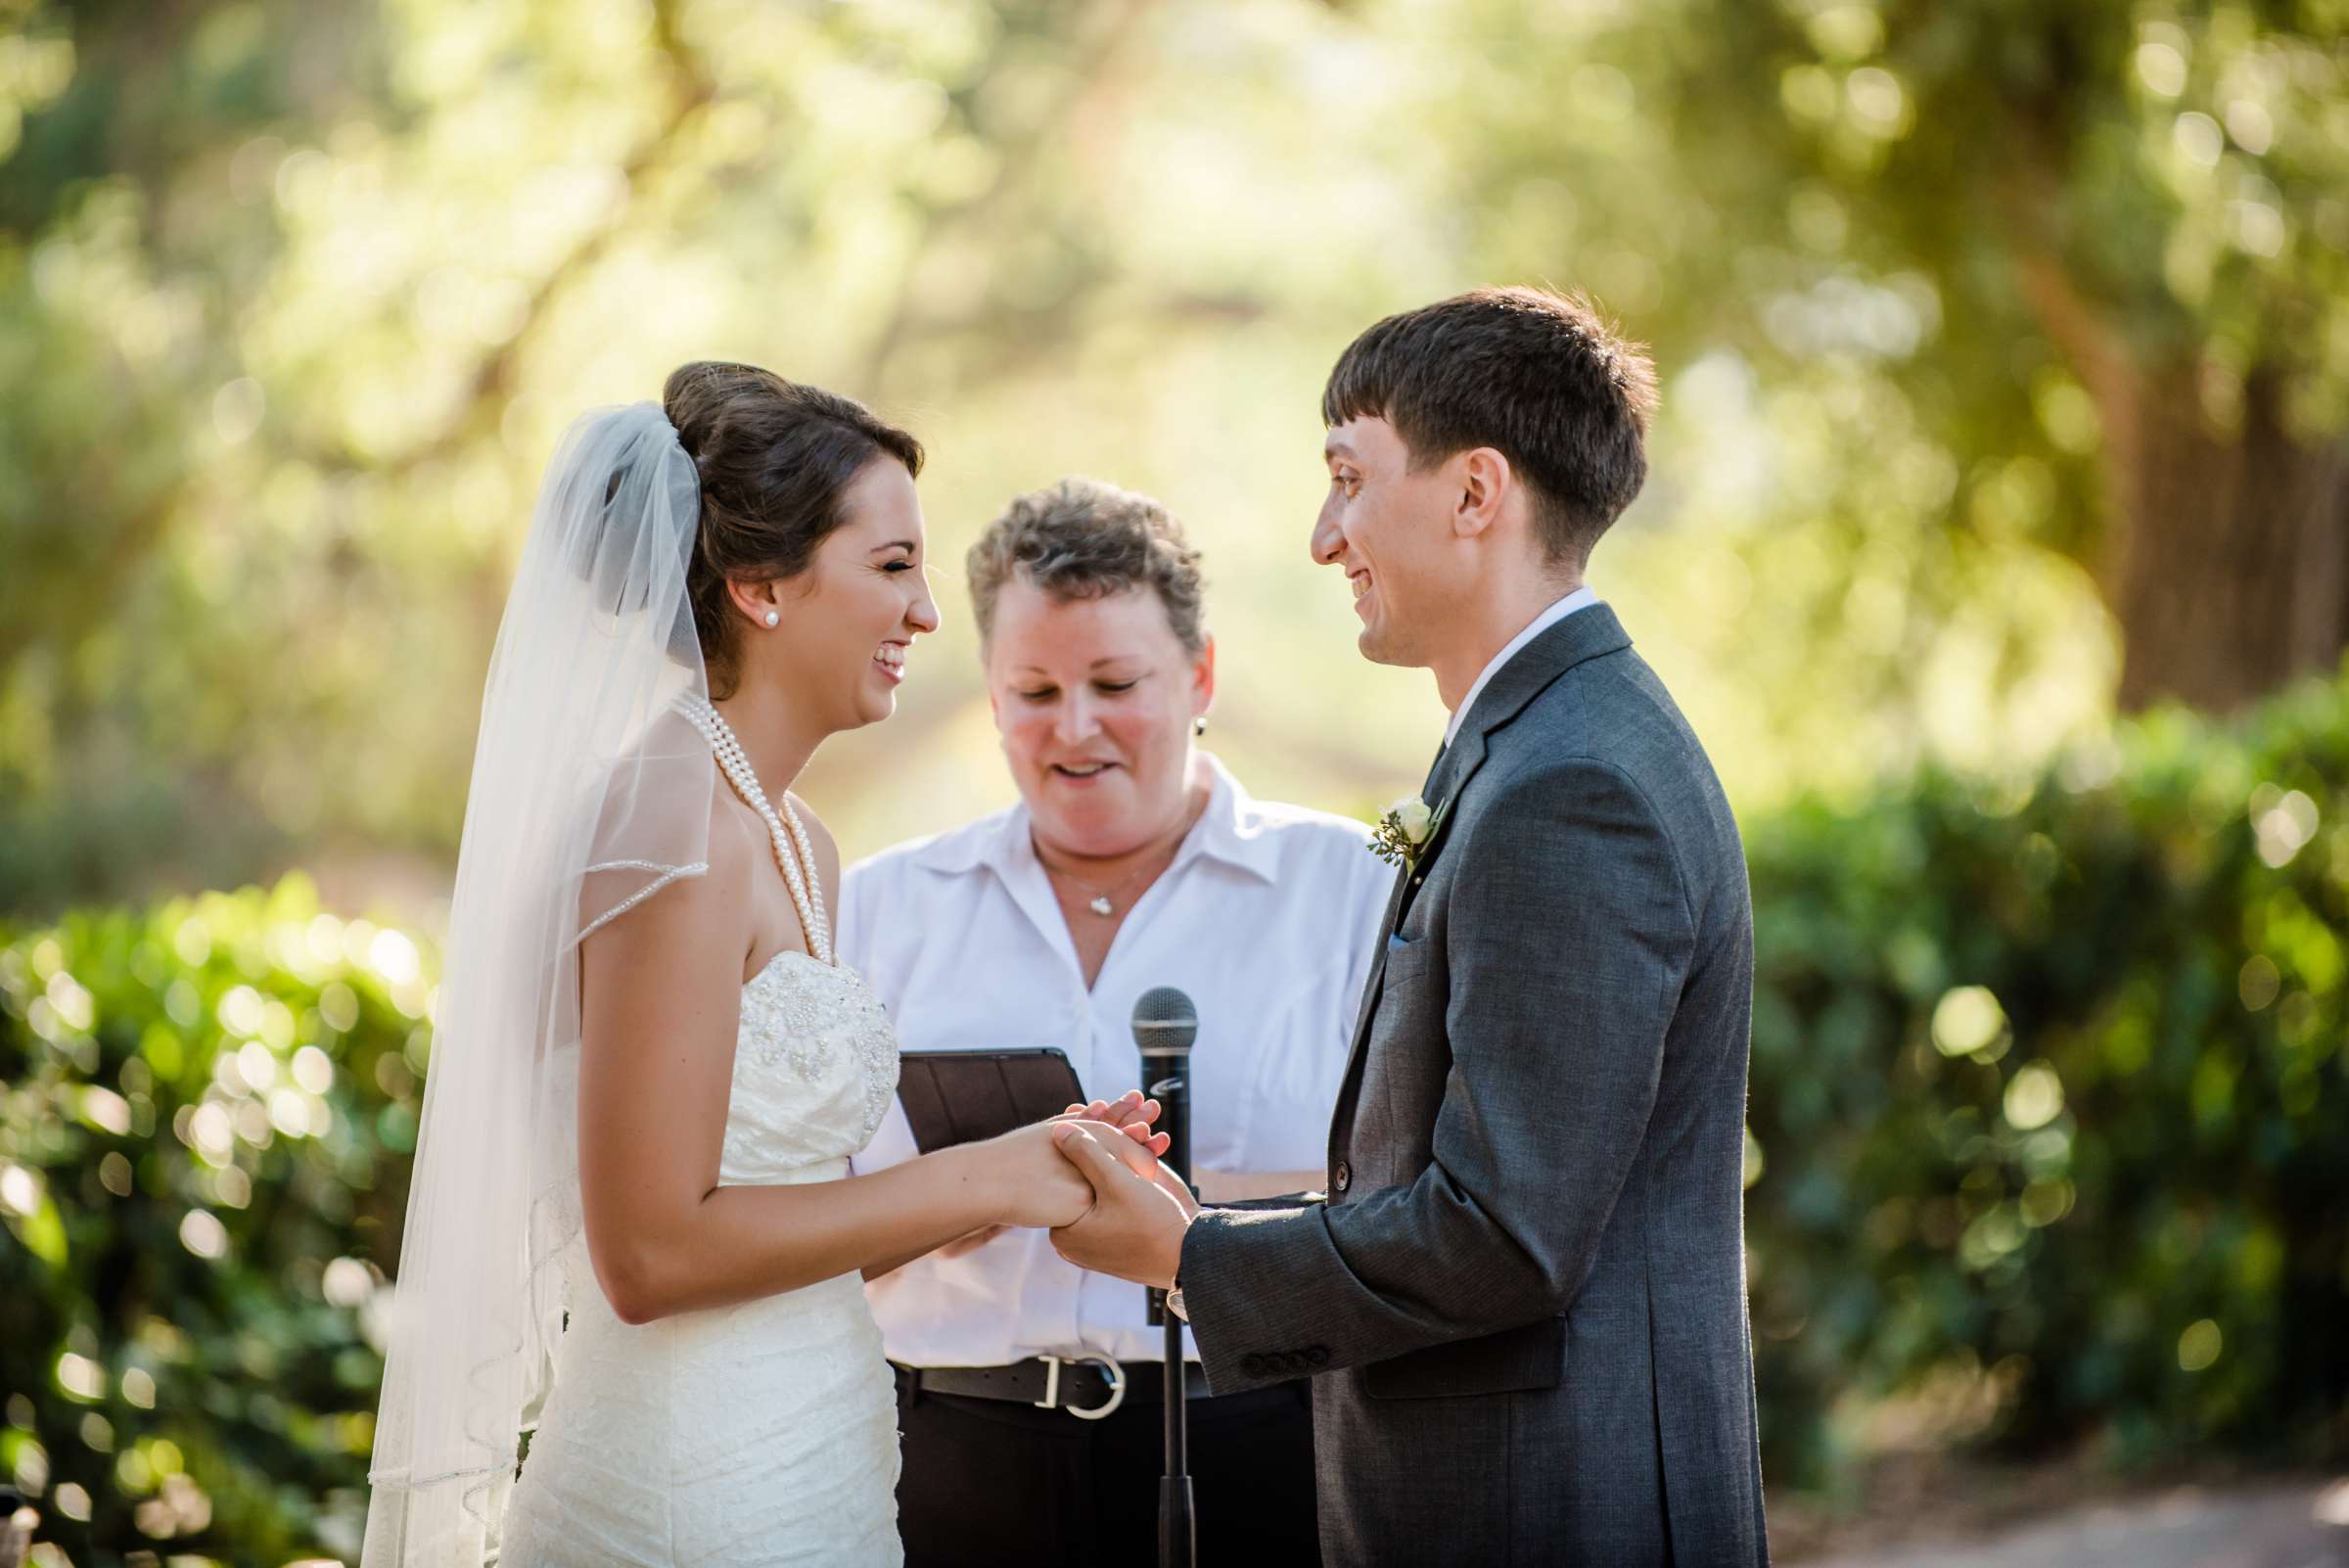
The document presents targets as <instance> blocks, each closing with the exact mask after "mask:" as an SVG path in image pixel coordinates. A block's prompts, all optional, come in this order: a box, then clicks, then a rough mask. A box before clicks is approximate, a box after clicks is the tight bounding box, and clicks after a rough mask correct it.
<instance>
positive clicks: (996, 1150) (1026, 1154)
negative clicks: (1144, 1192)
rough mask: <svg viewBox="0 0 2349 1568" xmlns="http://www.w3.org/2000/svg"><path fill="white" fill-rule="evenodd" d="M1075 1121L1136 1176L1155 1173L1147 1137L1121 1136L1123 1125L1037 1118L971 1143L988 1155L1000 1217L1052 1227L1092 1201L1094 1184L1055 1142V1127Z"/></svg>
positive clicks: (1155, 1158)
mask: <svg viewBox="0 0 2349 1568" xmlns="http://www.w3.org/2000/svg"><path fill="white" fill-rule="evenodd" d="M1071 1122H1073V1123H1074V1125H1075V1126H1078V1127H1081V1128H1083V1129H1084V1130H1086V1131H1087V1132H1089V1133H1091V1134H1092V1135H1093V1136H1094V1137H1095V1138H1097V1139H1098V1140H1099V1141H1100V1143H1101V1145H1102V1147H1104V1148H1106V1149H1109V1150H1110V1151H1111V1152H1113V1153H1114V1154H1116V1155H1117V1156H1118V1158H1119V1159H1121V1160H1123V1161H1124V1162H1125V1163H1126V1167H1127V1169H1128V1170H1129V1171H1131V1172H1133V1174H1134V1175H1136V1176H1142V1177H1144V1178H1145V1179H1147V1178H1150V1177H1153V1176H1155V1175H1156V1173H1157V1171H1158V1156H1157V1155H1156V1154H1155V1153H1154V1152H1152V1151H1151V1150H1150V1149H1149V1148H1148V1147H1147V1146H1146V1143H1145V1142H1144V1140H1142V1139H1137V1138H1134V1137H1131V1136H1120V1135H1119V1134H1120V1133H1121V1132H1122V1131H1124V1129H1121V1128H1117V1127H1113V1126H1111V1125H1110V1124H1108V1123H1106V1122H1095V1121H1090V1120H1086V1119H1082V1118H1071V1117H1067V1116H1061V1117H1055V1118H1053V1119H1052V1120H1051V1121H1049V1122H1038V1123H1036V1125H1035V1126H1033V1127H1024V1128H1020V1129H1019V1130H1016V1131H1011V1132H1006V1133H1004V1134H1003V1135H1002V1136H1001V1137H998V1138H990V1139H989V1140H988V1141H987V1142H985V1143H980V1144H973V1145H971V1147H972V1148H973V1149H974V1150H976V1151H977V1152H978V1153H979V1154H980V1156H981V1157H982V1158H983V1159H984V1160H985V1162H986V1164H985V1170H986V1172H987V1175H988V1177H989V1179H990V1184H991V1185H992V1188H993V1190H994V1192H995V1193H996V1194H997V1196H996V1198H995V1200H994V1208H995V1212H996V1214H997V1215H998V1217H999V1221H998V1222H1000V1223H1002V1224H1007V1225H1023V1226H1034V1227H1036V1228H1037V1229H1045V1230H1048V1229H1051V1228H1053V1227H1054V1226H1057V1225H1067V1224H1074V1223H1076V1222H1077V1221H1078V1220H1079V1219H1081V1218H1082V1216H1083V1215H1084V1212H1085V1211H1086V1210H1088V1209H1090V1208H1091V1207H1092V1206H1093V1188H1092V1184H1091V1183H1090V1182H1088V1181H1086V1180H1085V1178H1084V1176H1083V1174H1082V1172H1080V1171H1079V1170H1078V1169H1077V1168H1076V1167H1075V1166H1073V1165H1071V1164H1070V1163H1069V1162H1068V1161H1067V1160H1066V1159H1064V1158H1063V1157H1062V1155H1061V1152H1060V1148H1059V1146H1058V1145H1057V1144H1055V1143H1054V1142H1053V1141H1052V1133H1053V1130H1054V1129H1056V1128H1058V1127H1060V1126H1061V1125H1062V1124H1063V1123H1071Z"/></svg>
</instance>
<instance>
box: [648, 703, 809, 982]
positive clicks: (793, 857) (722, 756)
mask: <svg viewBox="0 0 2349 1568" xmlns="http://www.w3.org/2000/svg"><path fill="white" fill-rule="evenodd" d="M677 708H678V710H679V711H680V712H681V713H683V714H684V715H685V716H686V718H687V719H689V720H691V722H692V724H693V727H694V728H696V729H698V730H700V731H701V732H702V738H703V739H705V740H707V741H708V742H709V743H710V750H711V751H712V753H714V755H715V756H716V758H717V767H718V771H719V772H721V773H723V774H725V775H726V782H727V783H729V784H731V785H733V786H734V793H735V794H737V795H739V796H741V797H742V802H743V804H744V805H745V806H748V807H750V808H751V809H752V810H754V811H756V812H758V813H759V816H760V820H761V821H763V822H764V823H765V824H766V836H767V838H768V840H769V841H770V842H771V843H772V844H773V845H774V850H775V864H776V866H777V867H778V868H779V869H781V871H782V873H783V881H784V884H785V885H786V886H788V887H789V888H790V889H791V901H792V904H793V906H794V907H796V908H797V909H798V910H799V912H800V929H801V930H803V931H805V932H806V934H807V950H808V952H809V954H810V955H811V956H812V957H814V959H815V960H816V961H817V962H818V963H823V964H829V963H831V962H832V961H833V959H832V929H831V925H830V922H829V921H828V920H827V919H826V918H825V915H824V885H823V882H822V880H821V879H820V878H819V877H818V876H817V875H816V870H815V851H814V850H813V849H812V848H810V847H809V845H808V843H807V829H806V827H805V826H803V825H802V824H801V822H800V813H799V812H798V810H796V809H795V808H794V807H793V806H792V804H791V797H790V796H789V795H786V796H784V797H783V810H782V813H781V814H780V815H777V814H776V811H775V807H774V803H773V802H771V801H769V800H768V799H767V798H766V791H765V790H763V789H761V788H760V786H759V775H758V774H757V773H756V772H754V771H753V770H752V768H751V760H750V758H749V757H748V756H746V755H745V754H744V752H743V749H742V742H741V741H739V740H737V739H736V738H735V735H734V728H733V726H732V725H730V724H728V723H727V722H726V720H725V715H722V714H720V713H719V712H718V711H717V710H716V709H714V708H713V707H711V706H710V704H709V703H708V702H706V701H704V700H703V699H702V698H700V697H696V696H691V695H688V696H685V697H681V698H679V699H678V700H677ZM787 822H788V823H789V824H790V826H789V827H788V829H787V828H786V827H785V824H786V823H787ZM795 850H796V851H797V852H798V853H796V854H795V853H793V851H795ZM803 865H805V866H806V872H805V874H803V873H802V871H801V867H802V866H803Z"/></svg>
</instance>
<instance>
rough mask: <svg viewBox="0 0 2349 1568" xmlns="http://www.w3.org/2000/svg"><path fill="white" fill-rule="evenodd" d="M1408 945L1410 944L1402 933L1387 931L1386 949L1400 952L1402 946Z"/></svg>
mask: <svg viewBox="0 0 2349 1568" xmlns="http://www.w3.org/2000/svg"><path fill="white" fill-rule="evenodd" d="M1410 945H1411V944H1410V943H1409V942H1407V941H1405V939H1404V937H1403V935H1402V933H1400V932H1389V933H1388V934H1387V951H1389V952H1401V951H1402V950H1403V949H1404V948H1405V947H1408V946H1410Z"/></svg>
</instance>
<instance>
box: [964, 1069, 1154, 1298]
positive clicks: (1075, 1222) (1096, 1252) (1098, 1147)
mask: <svg viewBox="0 0 2349 1568" xmlns="http://www.w3.org/2000/svg"><path fill="white" fill-rule="evenodd" d="M1158 1116H1159V1104H1158V1102H1157V1101H1156V1100H1152V1099H1145V1098H1144V1097H1143V1096H1142V1092H1141V1090H1139V1089H1129V1090H1128V1091H1127V1092H1126V1093H1125V1094H1123V1095H1121V1096H1119V1097H1118V1098H1117V1099H1115V1100H1094V1101H1092V1102H1091V1103H1090V1104H1086V1105H1072V1106H1070V1107H1069V1108H1068V1109H1067V1110H1066V1111H1064V1112H1063V1113H1061V1114H1060V1115H1059V1116H1056V1117H1054V1118H1053V1119H1052V1120H1051V1121H1049V1122H1047V1123H1044V1124H1042V1125H1041V1126H1040V1127H1038V1128H1033V1129H1027V1130H1023V1131H1021V1132H1016V1133H1013V1134H1011V1137H1013V1138H1017V1139H1020V1140H1022V1141H1025V1140H1026V1139H1028V1138H1029V1137H1031V1136H1034V1135H1036V1134H1039V1133H1040V1134H1041V1135H1042V1136H1044V1137H1047V1138H1049V1139H1050V1140H1051V1147H1052V1149H1053V1150H1055V1151H1056V1157H1055V1158H1054V1159H1053V1161H1052V1166H1053V1167H1054V1168H1056V1169H1052V1170H1047V1171H1037V1173H1036V1175H1037V1176H1038V1177H1039V1178H1040V1179H1039V1180H1038V1181H1037V1182H1036V1187H1035V1188H1034V1189H1032V1201H1033V1202H1034V1203H1035V1205H1036V1208H1035V1211H1034V1213H1035V1216H1036V1218H1035V1219H1027V1218H1026V1217H1025V1216H1024V1217H1023V1221H1024V1222H1027V1223H1038V1222H1041V1223H1042V1224H1043V1225H1044V1226H1045V1228H1048V1229H1049V1230H1050V1231H1051V1232H1052V1246H1053V1249H1054V1250H1055V1251H1057V1252H1058V1253H1059V1254H1060V1255H1061V1256H1062V1257H1063V1258H1066V1259H1067V1260H1068V1261H1069V1262H1071V1263H1073V1264H1075V1265H1076V1266H1077V1267H1078V1268H1089V1269H1093V1270H1095V1271H1096V1272H1099V1273H1105V1274H1116V1275H1117V1276H1118V1277H1120V1278H1121V1279H1130V1280H1132V1281H1134V1282H1135V1283H1136V1284H1143V1285H1155V1286H1158V1287H1159V1288H1161V1289H1164V1288H1166V1287H1167V1286H1169V1285H1171V1284H1173V1283H1174V1275H1175V1272H1176V1270H1177V1269H1178V1268H1180V1267H1181V1264H1182V1237H1183V1232H1184V1231H1185V1230H1187V1229H1188V1228H1189V1226H1190V1222H1191V1220H1192V1218H1193V1217H1194V1216H1196V1215H1197V1214H1198V1212H1199V1203H1198V1200H1197V1199H1195V1198H1193V1197H1192V1196H1191V1189H1190V1188H1189V1187H1188V1186H1187V1185H1185V1184H1184V1182H1183V1180H1182V1178H1181V1177H1180V1176H1176V1175H1175V1174H1174V1172H1173V1171H1171V1170H1169V1169H1167V1167H1166V1166H1165V1165H1164V1164H1163V1163H1161V1162H1160V1160H1159V1158H1158V1157H1159V1156H1160V1155H1162V1154H1164V1153H1166V1152H1167V1146H1168V1138H1167V1135H1166V1134H1165V1133H1163V1132H1156V1131H1153V1130H1151V1129H1152V1126H1153V1124H1155V1123H1156V1122H1157V1120H1158ZM1030 1169H1035V1168H1034V1167H1030ZM1055 1177H1057V1179H1055ZM1071 1178H1074V1179H1071ZM1023 1207H1027V1206H1026V1205H1023ZM1001 1229H1002V1227H1001V1226H990V1227H989V1228H987V1229H985V1230H981V1231H975V1232H973V1233H972V1234H971V1235H968V1236H965V1237H963V1238H962V1239H961V1240H959V1241H956V1242H953V1243H950V1244H949V1245H948V1246H946V1247H945V1248H944V1249H942V1251H943V1252H944V1253H945V1255H946V1256H948V1257H953V1256H957V1255H959V1254H961V1253H964V1252H967V1251H969V1250H971V1249H972V1248H974V1247H977V1246H980V1245H983V1244H984V1243H985V1242H986V1241H987V1240H988V1239H989V1238H990V1237H992V1236H994V1235H996V1234H998V1233H999V1232H1000V1230H1001Z"/></svg>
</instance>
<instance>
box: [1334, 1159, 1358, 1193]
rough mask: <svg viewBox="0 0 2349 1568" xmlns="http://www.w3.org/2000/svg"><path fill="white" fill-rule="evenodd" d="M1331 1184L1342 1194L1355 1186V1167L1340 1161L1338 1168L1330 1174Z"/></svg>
mask: <svg viewBox="0 0 2349 1568" xmlns="http://www.w3.org/2000/svg"><path fill="white" fill-rule="evenodd" d="M1329 1184H1330V1185H1331V1186H1333V1187H1335V1188H1337V1189H1338V1190H1339V1191H1340V1192H1343V1191H1345V1190H1346V1189H1347V1188H1348V1187H1351V1186H1353V1185H1354V1167H1352V1166H1350V1165H1348V1164H1347V1163H1346V1162H1345V1161H1343V1160H1340V1161H1339V1162H1338V1168H1337V1169H1336V1170H1335V1171H1332V1172H1330V1174H1329Z"/></svg>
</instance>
